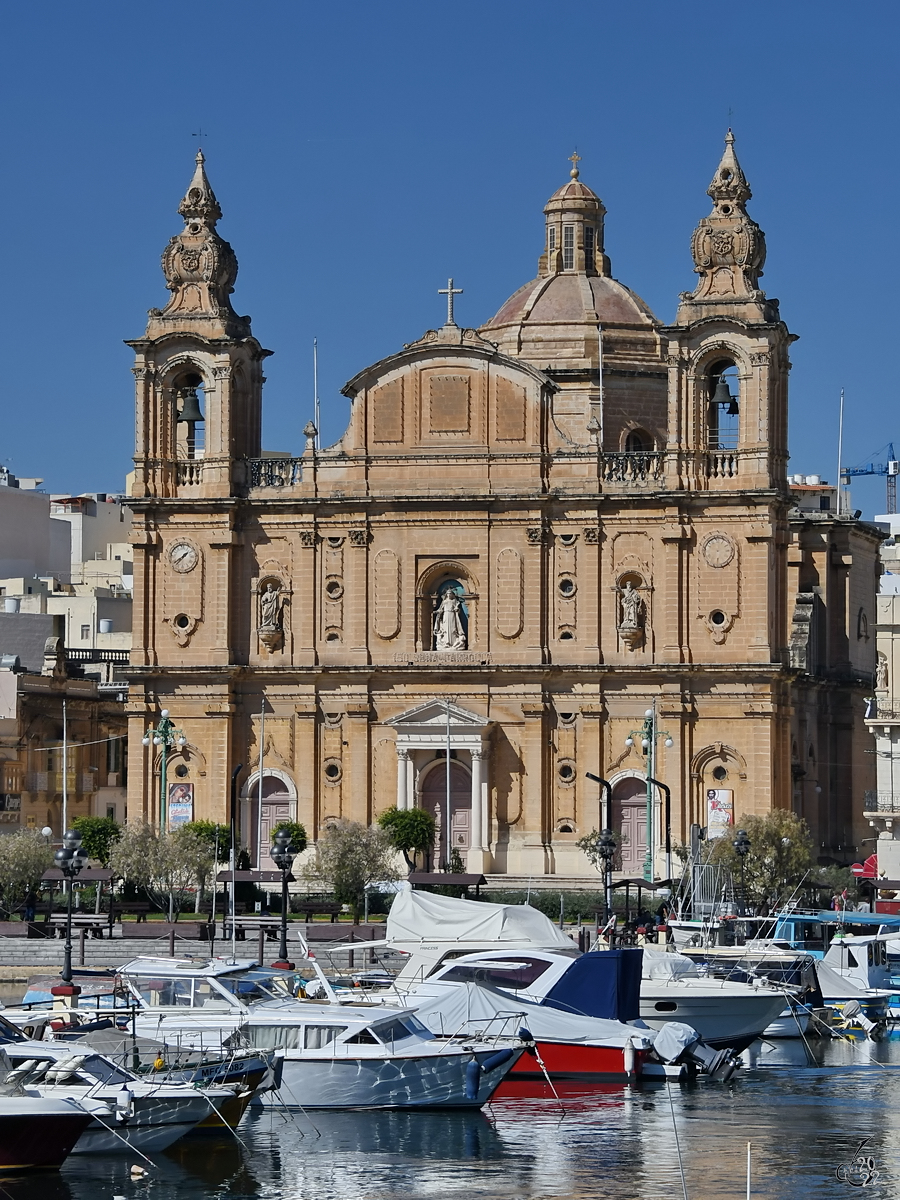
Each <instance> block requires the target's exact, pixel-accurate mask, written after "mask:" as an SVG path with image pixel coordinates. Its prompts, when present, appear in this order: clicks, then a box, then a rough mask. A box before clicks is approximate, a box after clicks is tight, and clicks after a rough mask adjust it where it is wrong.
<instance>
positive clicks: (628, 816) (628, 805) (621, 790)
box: [612, 776, 647, 875]
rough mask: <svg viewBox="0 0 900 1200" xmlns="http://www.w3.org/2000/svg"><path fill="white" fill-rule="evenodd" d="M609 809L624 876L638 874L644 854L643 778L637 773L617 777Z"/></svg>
mask: <svg viewBox="0 0 900 1200" xmlns="http://www.w3.org/2000/svg"><path fill="white" fill-rule="evenodd" d="M612 809H613V818H612V827H613V832H614V833H615V835H616V841H617V842H618V843H619V854H620V856H621V860H622V870H623V871H624V872H625V874H626V875H642V874H643V871H644V859H645V858H646V855H647V782H646V780H644V779H640V778H638V777H637V776H630V777H628V778H627V779H620V780H619V782H618V783H617V784H616V785H615V787H614V788H613V794H612Z"/></svg>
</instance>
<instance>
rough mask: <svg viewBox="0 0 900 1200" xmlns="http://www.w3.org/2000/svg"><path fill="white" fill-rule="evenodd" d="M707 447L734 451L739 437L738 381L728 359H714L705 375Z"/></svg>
mask: <svg viewBox="0 0 900 1200" xmlns="http://www.w3.org/2000/svg"><path fill="white" fill-rule="evenodd" d="M706 389H707V397H708V401H709V404H708V409H707V431H708V432H707V437H708V443H709V449H710V450H736V449H737V447H738V442H739V440H740V419H741V406H740V395H741V381H740V375H739V374H738V369H737V367H736V366H735V364H734V361H733V360H732V359H727V358H723V359H718V360H717V361H715V362H713V363H711V364H710V366H709V369H708V371H707V375H706Z"/></svg>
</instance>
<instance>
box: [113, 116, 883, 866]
mask: <svg viewBox="0 0 900 1200" xmlns="http://www.w3.org/2000/svg"><path fill="white" fill-rule="evenodd" d="M573 159H574V163H575V165H574V167H573V169H572V171H571V172H570V178H569V180H568V181H567V182H566V183H565V184H564V185H563V186H562V187H561V188H559V190H558V191H556V192H554V194H553V195H552V196H551V197H550V199H549V201H548V202H547V204H546V207H545V208H544V216H545V229H544V239H543V246H542V249H541V252H540V255H539V258H538V265H537V275H536V277H535V278H534V279H532V280H530V282H528V283H526V284H524V286H522V287H520V288H519V289H518V290H517V291H516V292H514V294H513V295H512V296H511V297H510V299H509V300H508V301H507V302H506V303H505V304H504V305H503V307H502V308H501V309H500V311H499V312H498V313H497V314H496V315H495V316H493V317H491V319H490V320H488V321H486V322H485V324H484V325H482V326H481V327H480V328H479V329H465V328H460V327H459V326H458V325H457V324H456V321H455V319H454V309H453V300H454V296H455V294H457V293H456V292H455V290H454V288H453V282H452V280H451V281H450V282H449V284H448V287H447V289H445V292H446V296H447V320H446V322H445V324H444V325H443V326H442V327H441V328H439V329H432V330H428V331H427V332H425V333H424V334H423V335H422V336H420V337H419V338H418V339H417V340H415V341H411V342H410V343H409V344H408V345H406V346H403V347H402V348H401V349H399V350H398V351H397V353H395V354H393V355H391V356H390V357H388V358H386V359H384V360H382V361H381V362H378V363H375V364H374V365H372V366H369V367H366V368H364V369H363V370H361V371H360V372H359V373H358V374H357V375H355V376H354V377H353V378H352V379H351V380H350V382H349V383H348V384H347V385H346V387H345V388H344V393H345V395H346V396H348V397H349V399H350V401H351V415H350V421H349V425H348V427H347V429H346V432H345V433H344V435H343V436H342V437H341V439H340V440H339V441H338V442H337V443H335V444H334V445H332V446H330V447H328V448H325V449H321V450H320V449H318V448H317V437H316V432H317V431H316V430H315V428H314V426H312V425H309V426H307V429H306V430H305V431H304V432H305V434H306V435H307V443H306V449H305V451H304V452H303V454H302V455H301V456H300V457H290V456H288V455H285V454H265V453H263V451H262V449H261V444H260V426H261V408H262V389H263V382H264V376H263V362H264V359H265V358H266V357H267V355H268V354H269V353H270V351H268V350H266V349H264V348H263V347H262V345H261V344H260V342H259V341H257V339H256V337H255V336H254V334H253V332H252V331H251V324H250V318H249V317H243V316H238V315H237V313H236V311H235V309H234V308H233V307H232V302H231V294H232V291H233V287H234V283H235V279H236V275H237V260H236V257H235V254H234V251H233V250H232V248H231V246H230V245H229V244H228V243H227V242H225V241H224V240H223V239H222V238H221V236H220V235H219V233H218V232H217V230H216V225H217V222H218V221H219V219H220V218H221V215H222V214H221V209H220V207H219V203H218V201H217V199H216V196H215V194H214V192H213V190H212V187H211V186H210V183H209V180H208V178H207V175H206V171H205V168H204V159H203V155H202V153H200V154H198V155H197V166H196V171H195V173H194V176H193V178H192V179H191V181H190V184H189V187H188V190H187V193H186V195H185V197H184V199H183V200H182V202H181V204H180V206H179V210H178V211H179V213H180V214H181V216H182V217H183V218H184V228H183V230H182V231H181V232H180V233H178V234H177V235H176V236H175V237H173V238H172V240H171V241H170V243H169V244H168V246H167V247H166V249H165V251H164V254H163V259H162V267H163V273H164V275H165V278H166V286H167V287H168V290H169V293H170V299H169V302H168V304H167V305H166V306H165V308H163V309H152V310H151V311H150V315H149V322H148V325H147V330H146V333H145V334H144V336H143V337H141V338H139V339H137V340H135V341H132V342H130V343H129V344H130V345H131V346H132V347H133V348H134V351H135V356H136V364H135V367H134V374H135V377H136V383H137V432H136V438H137V445H136V456H135V474H134V484H133V490H132V496H131V499H130V501H129V503H130V505H131V507H132V508H133V510H134V534H133V539H134V542H135V624H134V648H133V651H132V657H131V666H130V668H129V679H130V704H129V707H130V734H131V736H130V737H129V815H130V817H132V818H135V817H140V816H143V817H144V818H145V819H147V820H149V821H152V822H155V823H164V822H166V821H168V822H171V821H173V820H175V819H176V816H175V813H176V809H177V811H178V813H179V814H180V818H179V819H184V814H185V812H187V814H188V815H189V816H192V817H193V818H195V819H199V818H209V819H213V820H217V821H227V820H228V813H229V794H230V789H231V786H232V776H233V774H234V778H235V788H236V793H237V796H238V798H239V814H240V825H241V839H242V843H243V844H244V845H245V846H247V847H248V849H249V850H250V853H251V858H252V860H253V861H254V865H257V864H258V865H259V866H260V867H261V868H264V869H265V868H271V863H270V862H269V860H268V845H269V837H268V833H269V830H270V829H271V827H272V824H273V822H275V821H277V820H279V819H282V818H284V817H290V818H292V819H295V820H298V821H300V822H302V823H303V824H304V825H305V827H306V829H307V832H308V835H309V838H310V841H311V842H313V841H314V840H315V839H316V837H317V836H318V835H319V832H320V831H321V830H322V829H323V827H324V826H325V825H326V824H327V823H328V822H329V821H331V820H334V819H336V818H348V819H351V820H356V821H362V822H367V823H368V822H371V821H373V820H375V819H376V818H377V816H378V815H379V813H381V812H383V811H384V810H385V809H387V808H388V807H390V806H392V805H397V806H398V807H399V808H401V809H404V808H410V807H413V806H417V807H422V808H425V809H426V810H428V811H429V812H431V813H433V814H434V816H435V818H436V820H437V825H438V838H437V842H438V844H437V846H436V847H435V855H434V858H433V864H434V866H435V868H437V867H438V866H439V865H440V864H441V863H446V862H447V861H449V860H448V851H449V850H451V849H452V850H453V851H455V852H457V853H458V855H459V859H457V858H456V855H455V854H454V855H453V860H454V861H455V862H457V863H458V862H459V861H461V862H462V863H463V864H464V865H465V867H466V868H467V869H468V870H470V871H476V872H488V873H493V874H496V875H506V876H508V877H520V878H521V877H536V876H544V875H557V876H567V877H569V878H572V877H581V878H584V879H591V880H595V879H596V873H595V871H594V869H593V868H592V867H591V866H590V865H589V864H588V862H587V859H586V858H585V856H584V855H583V853H582V852H581V851H580V850H579V848H578V847H577V845H576V842H577V840H578V838H579V837H581V836H582V835H583V834H584V833H586V832H589V831H590V830H591V829H595V828H600V827H601V825H602V824H606V823H607V822H610V823H611V824H612V826H613V828H614V830H615V831H616V834H617V837H618V839H619V842H620V856H621V863H620V864H619V865H620V867H621V869H622V870H624V871H625V872H627V873H629V874H635V873H640V872H641V871H642V869H644V867H645V865H646V863H647V862H649V861H651V860H652V865H653V868H654V870H655V874H656V877H662V876H664V875H665V874H666V873H667V870H668V869H669V867H670V860H667V858H666V853H665V842H666V830H667V828H668V829H669V830H670V832H671V841H672V842H673V843H677V842H684V841H686V840H687V839H688V838H689V836H690V832H689V831H690V826H691V825H692V824H694V823H696V824H699V825H702V826H714V825H716V824H723V823H724V824H727V822H728V820H729V819H730V817H731V815H733V816H735V817H737V816H739V815H740V814H742V813H749V812H756V813H762V812H765V811H767V810H768V809H770V808H771V807H784V808H787V807H791V806H792V805H794V806H795V807H797V800H796V782H797V778H798V776H797V760H798V759H800V758H804V755H805V743H804V748H803V749H802V750H799V749H797V747H796V745H795V744H794V743H796V740H797V738H796V728H797V724H798V719H799V718H798V713H797V711H796V708H797V701H798V696H799V695H800V693H799V692H798V688H797V682H796V681H797V678H798V671H797V669H796V665H794V666H792V660H791V652H790V640H791V638H790V630H791V622H792V620H794V602H793V599H791V602H790V603H789V594H790V592H791V589H793V590H794V591H796V590H797V588H799V587H800V586H801V583H800V582H799V581H798V580H797V579H794V580H793V581H791V580H790V579H789V545H790V542H791V530H790V521H789V510H790V508H791V504H792V501H791V496H790V491H789V487H788V483H787V478H786V464H787V457H788V456H787V400H788V372H789V368H790V362H789V357H788V351H789V346H790V343H791V341H792V340H793V338H792V335H791V334H790V333H789V332H788V329H787V326H786V325H785V323H784V322H783V321H782V319H781V316H780V313H779V309H778V302H777V301H775V300H771V299H768V298H767V297H766V295H765V293H764V292H763V291H761V290H760V286H759V279H760V276H761V274H762V267H763V263H764V259H765V242H764V237H763V233H762V231H761V230H760V228H759V226H758V225H757V224H756V223H755V221H754V220H753V219H752V218H751V217H750V216H749V215H748V212H747V209H746V204H747V201H748V200H749V199H750V195H751V193H750V188H749V186H748V183H747V180H746V178H745V176H744V173H743V171H742V169H741V167H740V165H739V163H738V160H737V158H736V155H735V151H734V138H733V137H732V135H731V133H730V131H729V134H728V136H727V138H726V145H725V150H724V154H723V156H722V159H721V162H720V163H719V165H718V167H717V168H716V171H715V174H714V176H713V180H712V183H711V185H710V187H709V189H708V194H709V196H710V197H711V200H712V209H711V211H710V212H709V214H708V215H707V216H705V217H703V218H702V219H701V220H700V223H699V224H698V226H697V228H696V230H695V231H694V235H693V240H692V243H691V247H692V253H693V258H694V263H695V269H696V273H697V276H698V279H697V284H696V287H695V289H694V291H693V292H690V293H688V292H685V293H683V294H682V295H681V297H680V300H679V303H678V309H677V315H676V318H675V321H674V323H673V324H671V325H666V324H664V323H663V322H661V321H660V320H659V319H658V318H657V317H656V316H655V315H654V314H653V313H652V312H651V311H650V309H649V308H648V307H647V305H646V304H645V303H644V302H643V301H642V300H641V299H640V298H639V297H638V296H637V295H636V294H635V293H634V292H632V291H631V290H630V289H629V288H628V287H627V286H625V285H624V284H622V283H620V282H618V280H616V279H615V278H614V277H613V274H612V268H611V264H610V261H609V258H608V257H607V255H606V253H605V250H604V219H605V216H606V210H605V208H604V206H603V203H602V201H601V200H600V198H599V197H598V196H597V195H596V194H595V193H594V192H593V191H592V190H591V189H590V188H589V187H587V186H586V185H585V184H584V183H583V182H582V181H581V179H580V173H579V170H578V159H577V156H573ZM810 586H813V585H810ZM854 652H855V651H854ZM858 665H859V664H858ZM865 669H866V668H865V662H862V665H861V667H860V670H861V671H862V677H864V676H865ZM871 669H872V668H871V665H870V666H869V667H868V670H869V671H871ZM857 673H858V674H859V672H857ZM804 695H807V694H806V693H804ZM810 695H811V693H810ZM800 703H801V707H802V706H803V704H807V700H805V699H803V697H800ZM816 703H817V700H816V697H815V696H812V699H809V700H808V706H809V705H811V706H812V707H813V708H814V707H815V705H816ZM838 708H840V706H838ZM163 710H165V711H166V712H167V713H168V717H169V720H171V722H172V723H173V726H174V732H173V736H172V737H171V739H170V742H171V744H170V745H168V746H159V745H155V744H154V739H153V738H152V737H151V738H147V737H145V735H146V733H147V730H148V728H150V727H153V726H156V725H157V724H158V722H159V720H160V715H161V713H162V712H163ZM648 714H649V715H648ZM803 719H804V720H806V721H807V722H809V721H811V722H812V724H813V725H814V724H815V722H816V720H817V718H816V716H815V714H814V713H813V714H812V716H811V715H810V712H808V711H807V712H805V715H804V718H803ZM840 719H843V718H840ZM792 729H793V730H794V732H792ZM810 736H811V735H810ZM862 736H863V739H865V732H864V731H862ZM145 741H147V742H149V743H150V744H149V745H145V744H144V742H145ZM163 751H165V752H166V753H165V760H164V761H163ZM829 753H830V752H829ZM648 759H649V761H648ZM588 772H590V773H591V774H592V775H593V776H594V777H595V778H594V779H591V778H588V775H587V773H588ZM804 772H805V768H802V767H801V768H800V774H801V776H802V775H803V774H804ZM823 774H824V772H823ZM648 775H652V776H653V778H654V779H656V780H659V782H660V783H661V784H663V785H665V787H657V786H656V785H650V789H649V799H650V805H648V783H647V778H648ZM596 777H600V778H602V780H604V781H606V785H608V786H606V785H601V784H599V783H598V782H596ZM665 788H668V792H669V796H670V801H669V802H666V801H664V799H663V797H664V795H665ZM819 791H821V788H820V789H819ZM607 803H609V804H611V811H609V810H608V809H606V808H605V807H604V805H605V804H607ZM816 804H817V806H818V807H817V808H816V810H815V811H814V812H810V813H806V814H804V815H807V816H808V817H809V818H810V821H811V824H812V825H813V828H814V833H815V834H816V837H817V838H819V839H820V841H821V844H822V845H823V846H826V844H827V845H828V846H832V845H834V846H835V847H836V846H837V845H838V844H839V842H840V840H841V839H843V842H844V843H847V842H848V841H849V840H851V838H852V831H851V829H850V826H849V822H850V816H849V807H850V806H849V798H845V799H843V800H842V799H841V798H840V796H838V795H837V794H836V793H834V792H833V790H832V791H826V794H825V796H824V797H822V798H820V799H818V800H817V801H816ZM186 806H187V807H186ZM648 808H650V810H651V811H650V814H649V815H650V817H651V818H652V819H651V820H648V819H647V817H648ZM820 827H821V828H820Z"/></svg>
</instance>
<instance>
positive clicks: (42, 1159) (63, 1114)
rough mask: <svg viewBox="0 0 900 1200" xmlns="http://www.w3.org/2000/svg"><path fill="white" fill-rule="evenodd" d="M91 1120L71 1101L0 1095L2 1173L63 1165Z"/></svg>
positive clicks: (53, 1167) (88, 1114) (0, 1160)
mask: <svg viewBox="0 0 900 1200" xmlns="http://www.w3.org/2000/svg"><path fill="white" fill-rule="evenodd" d="M90 1122H91V1115H90V1113H87V1112H85V1111H84V1110H83V1109H81V1108H79V1107H78V1106H77V1105H75V1104H73V1103H72V1102H71V1101H69V1100H61V1099H56V1098H52V1097H46V1096H24V1095H0V1172H2V1173H5V1174H15V1173H17V1172H19V1171H39V1170H40V1171H46V1170H52V1169H55V1168H58V1167H61V1166H62V1164H63V1163H64V1162H65V1160H66V1159H67V1158H68V1157H69V1154H70V1153H71V1152H72V1148H73V1147H74V1146H75V1144H76V1143H77V1142H78V1140H79V1138H81V1137H82V1135H83V1134H84V1131H85V1129H86V1128H87V1127H88V1125H89V1124H90Z"/></svg>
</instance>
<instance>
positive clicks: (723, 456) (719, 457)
mask: <svg viewBox="0 0 900 1200" xmlns="http://www.w3.org/2000/svg"><path fill="white" fill-rule="evenodd" d="M707 469H708V471H709V477H710V479H734V477H735V476H736V475H737V473H738V456H737V453H736V451H734V450H713V451H712V452H711V453H710V454H709V458H708V464H707Z"/></svg>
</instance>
